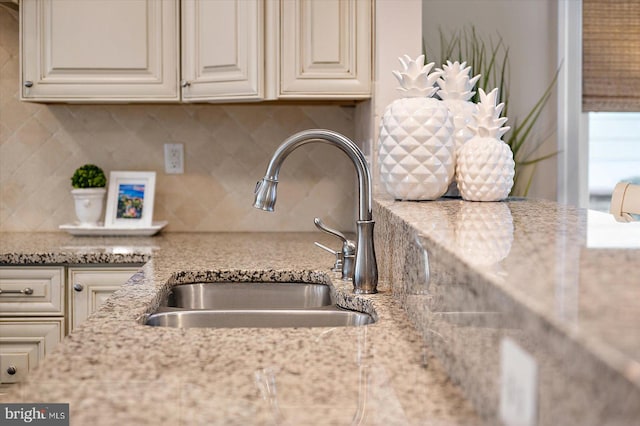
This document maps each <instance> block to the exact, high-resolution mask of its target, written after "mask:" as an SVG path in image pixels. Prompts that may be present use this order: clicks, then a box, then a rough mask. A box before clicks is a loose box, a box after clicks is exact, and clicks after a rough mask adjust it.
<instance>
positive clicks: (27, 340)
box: [0, 317, 64, 393]
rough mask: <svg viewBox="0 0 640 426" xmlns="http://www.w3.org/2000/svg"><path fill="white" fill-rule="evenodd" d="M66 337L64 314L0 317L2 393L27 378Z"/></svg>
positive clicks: (0, 375)
mask: <svg viewBox="0 0 640 426" xmlns="http://www.w3.org/2000/svg"><path fill="white" fill-rule="evenodd" d="M63 337H64V317H56V318H38V317H32V318H0V393H3V392H6V391H7V390H8V387H9V386H10V385H12V384H14V383H17V382H20V381H22V380H23V379H24V377H25V376H26V374H27V373H28V372H29V371H30V370H31V369H33V368H34V367H35V366H36V365H38V363H39V362H40V360H42V359H43V358H44V357H45V355H47V353H49V352H51V350H52V349H53V348H54V347H55V346H56V345H57V344H58V343H59V342H60V341H61V340H62V338H63Z"/></svg>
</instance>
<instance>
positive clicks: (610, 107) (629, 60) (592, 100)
mask: <svg viewBox="0 0 640 426" xmlns="http://www.w3.org/2000/svg"><path fill="white" fill-rule="evenodd" d="M582 110H583V111H640V1H638V0H583V2H582Z"/></svg>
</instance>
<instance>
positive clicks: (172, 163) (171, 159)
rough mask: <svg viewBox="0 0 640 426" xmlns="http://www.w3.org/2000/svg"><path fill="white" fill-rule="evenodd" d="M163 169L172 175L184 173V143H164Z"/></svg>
mask: <svg viewBox="0 0 640 426" xmlns="http://www.w3.org/2000/svg"><path fill="white" fill-rule="evenodd" d="M164 171H165V173H167V174H174V175H180V174H183V173H184V144H181V143H165V144H164Z"/></svg>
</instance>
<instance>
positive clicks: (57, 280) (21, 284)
mask: <svg viewBox="0 0 640 426" xmlns="http://www.w3.org/2000/svg"><path fill="white" fill-rule="evenodd" d="M63 277H64V268H62V267H56V268H50V267H48V268H45V267H34V268H28V267H20V268H12V267H2V268H0V316H55V315H64V291H63V285H64V279H63Z"/></svg>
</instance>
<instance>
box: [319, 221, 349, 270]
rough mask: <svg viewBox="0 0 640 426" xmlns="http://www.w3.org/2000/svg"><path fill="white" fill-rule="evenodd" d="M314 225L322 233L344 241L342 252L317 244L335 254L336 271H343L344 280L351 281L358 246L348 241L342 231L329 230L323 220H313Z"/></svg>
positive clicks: (334, 268) (334, 267)
mask: <svg viewBox="0 0 640 426" xmlns="http://www.w3.org/2000/svg"><path fill="white" fill-rule="evenodd" d="M313 223H315V224H316V227H317V228H318V229H320V230H321V231H324V232H326V233H327V234H330V235H333V236H335V237H338V238H340V239H341V240H342V250H341V251H340V252H337V251H334V250H331V249H330V248H328V247H325V246H323V245H322V244H320V243H315V244H316V245H317V246H318V247H320V248H323V249H324V250H327V251H328V252H330V253H333V254H335V256H336V263H335V265H334V266H333V270H334V271H339V270H342V279H343V280H351V279H353V272H354V266H355V258H356V244H355V243H354V242H353V241H351V240H349V239H347V237H345V236H344V234H343V233H342V232H340V231H336V230H335V229H332V228H329V227H328V226H327V225H325V224H324V222H323V221H322V219H320V218H319V217H316V218H315V219H313Z"/></svg>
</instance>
